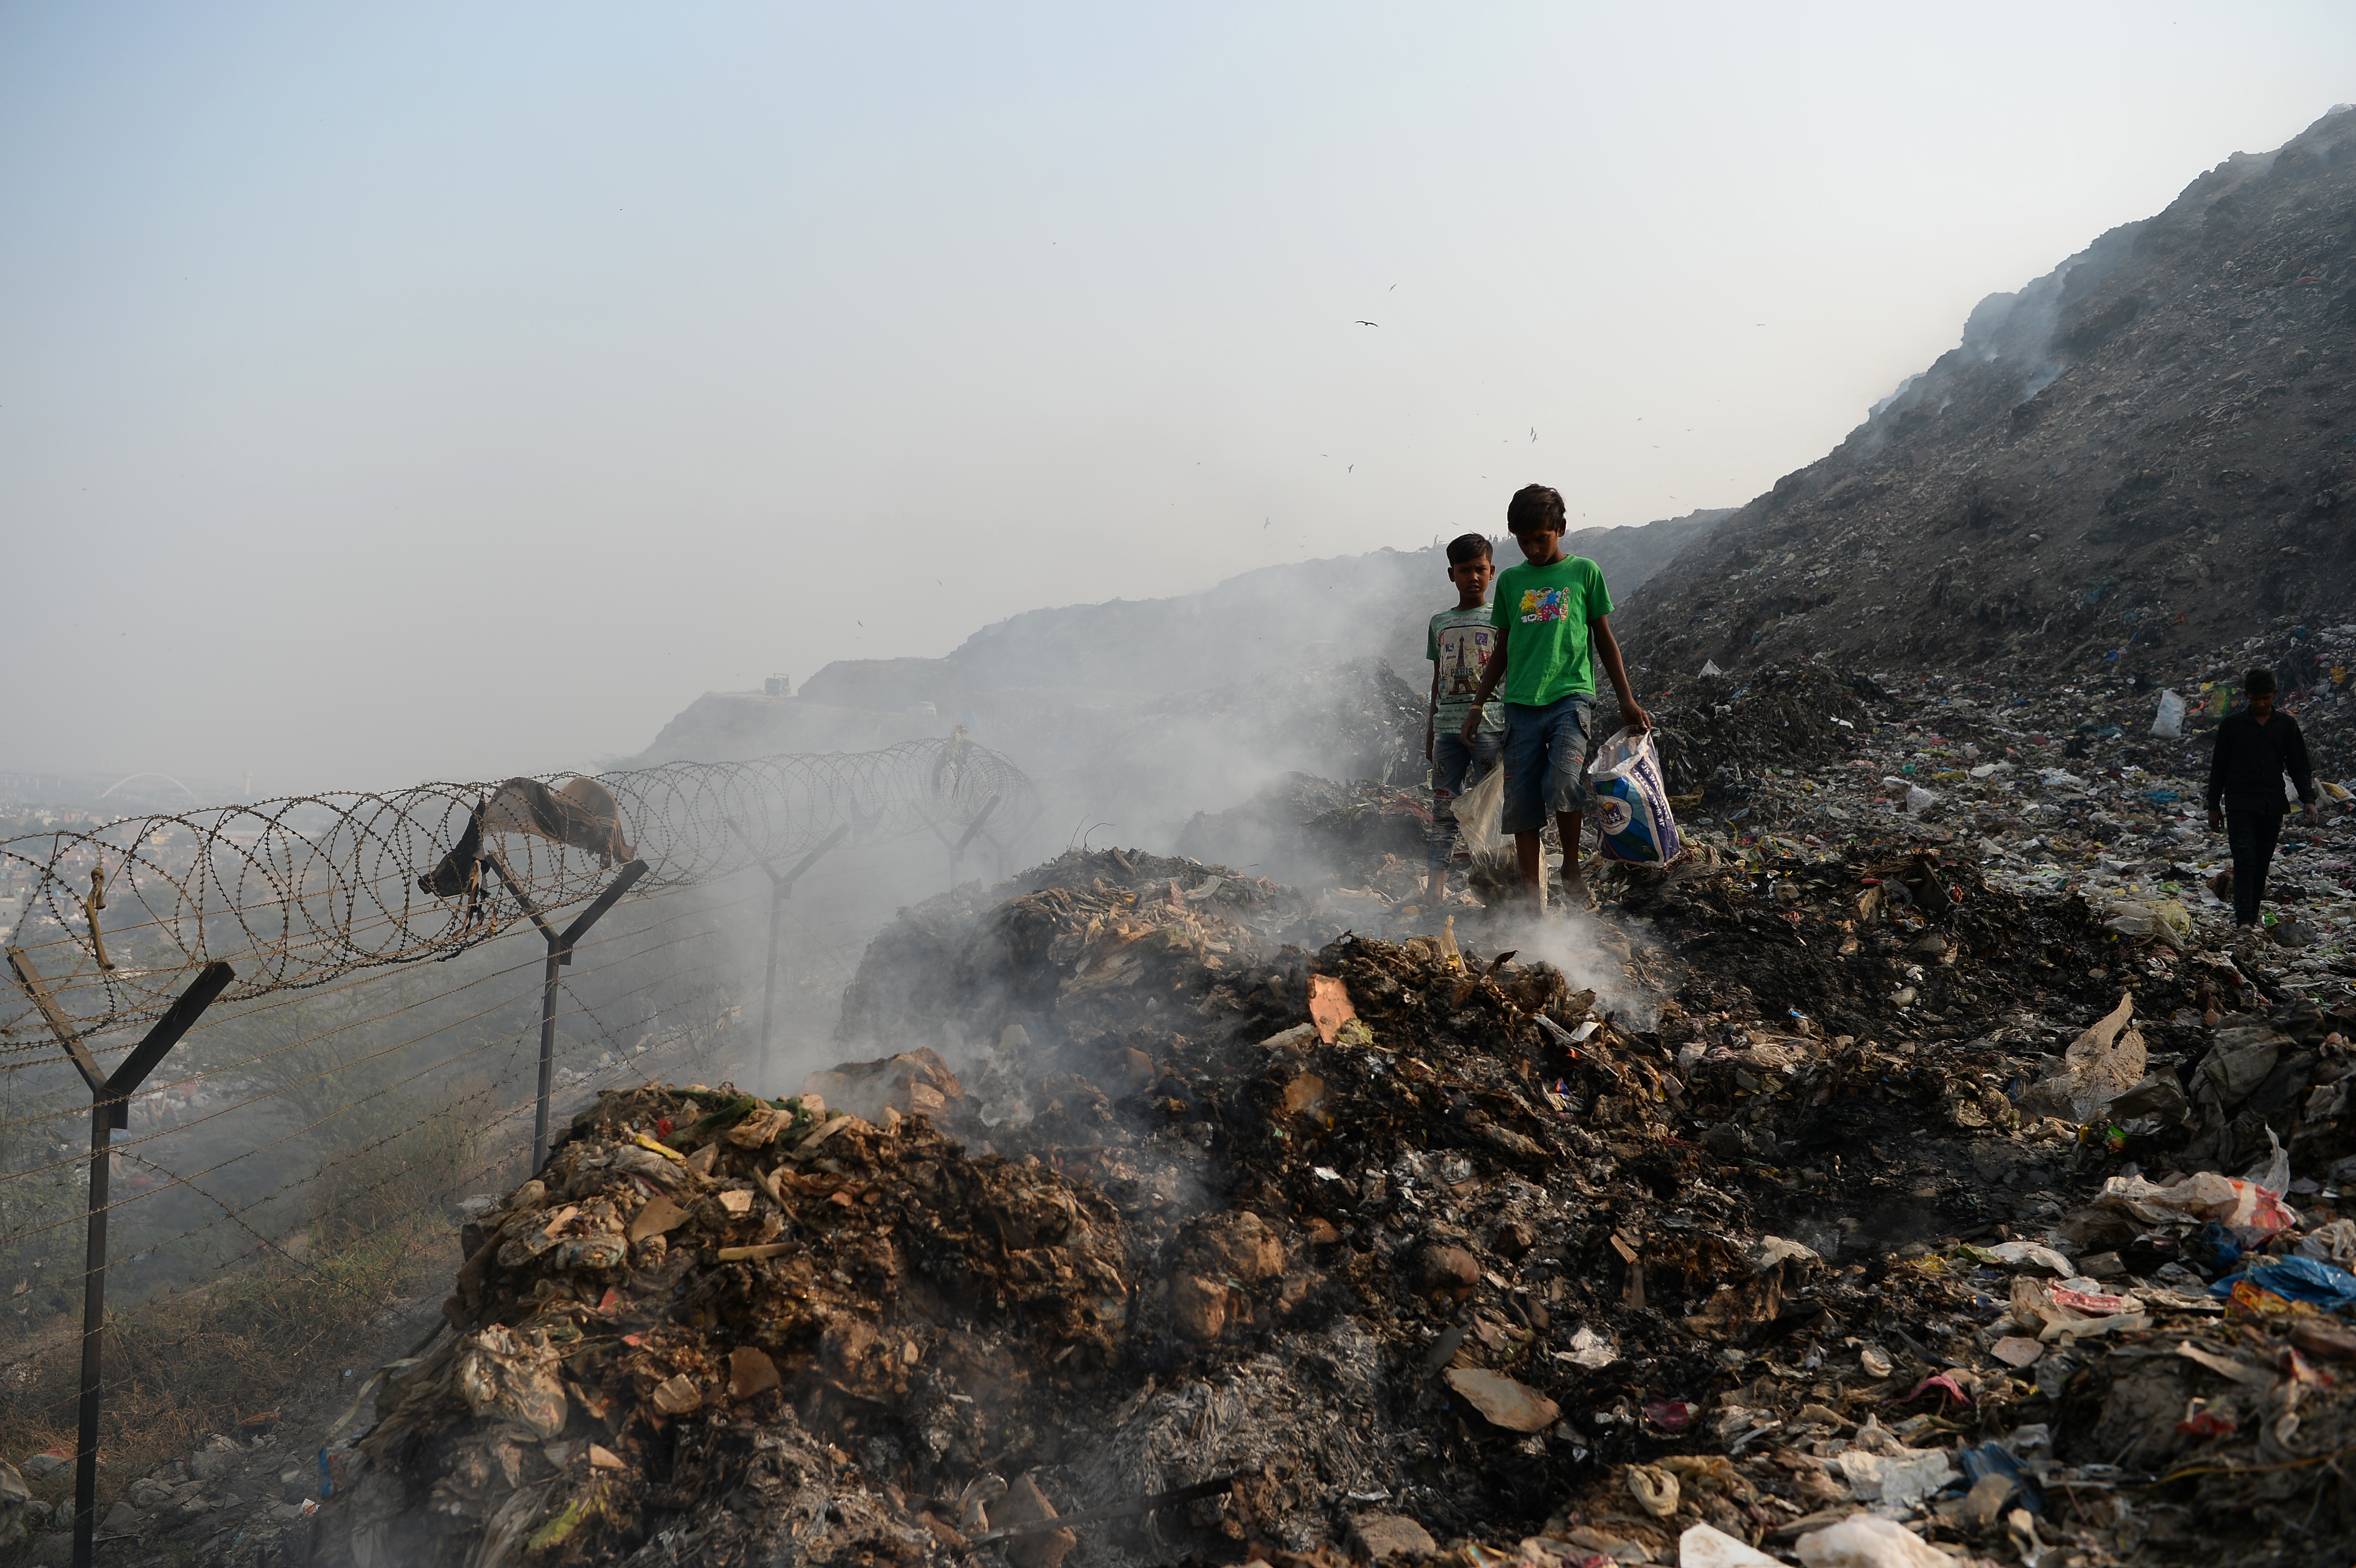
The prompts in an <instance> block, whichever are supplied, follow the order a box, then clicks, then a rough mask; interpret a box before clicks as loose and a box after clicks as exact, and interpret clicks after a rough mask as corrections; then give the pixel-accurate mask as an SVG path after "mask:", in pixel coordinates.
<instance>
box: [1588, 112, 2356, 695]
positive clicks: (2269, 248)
mask: <svg viewBox="0 0 2356 1568" xmlns="http://www.w3.org/2000/svg"><path fill="white" fill-rule="evenodd" d="M2352 225H2356V112H2351V110H2350V108H2349V107H2348V106H2346V105H2342V106H2341V107H2340V108H2338V109H2335V110H2334V111H2333V112H2331V113H2330V114H2329V115H2327V116H2325V117H2324V118H2323V119H2322V120H2319V121H2318V122H2317V123H2315V124H2313V125H2312V126H2310V127H2308V130H2306V131H2305V132H2303V133H2300V134H2299V135H2298V136H2297V137H2295V138H2293V139H2292V140H2291V141H2290V142H2289V143H2288V144H2286V145H2284V146H2283V147H2281V148H2279V149H2277V150H2276V151H2274V152H2272V153H2267V154H2264V155H2247V154H2235V155H2233V157H2231V158H2229V159H2227V160H2226V161H2225V162H2224V163H2222V164H2221V165H2218V166H2217V167H2215V168H2213V169H2211V170H2210V171H2209V172H2208V173H2206V174H2204V175H2202V176H2201V177H2200V178H2198V179H2196V180H2194V181H2193V182H2192V183H2191V184H2190V186H2188V187H2186V188H2185V190H2184V192H2183V194H2182V195H2181V196H2179V197H2178V198H2177V199H2176V200H2175V201H2174V202H2173V203H2171V204H2170V205H2169V208H2167V210H2165V211H2164V212H2161V213H2160V214H2158V216H2157V217H2154V218H2151V219H2145V220H2143V221H2140V222H2136V223H2130V224H2126V225H2123V226H2121V227H2120V228H2118V229H2113V230H2111V231H2110V232H2109V233H2106V234H2104V235H2103V236H2102V237H2101V238H2100V239H2098V240H2095V241H2094V243H2093V244H2092V245H2090V246H2088V247H2087V249H2086V250H2084V251H2081V252H2080V253H2078V254H2077V255H2075V256H2072V257H2071V258H2069V259H2068V260H2067V261H2064V262H2062V264H2061V266H2059V267H2057V268H2056V269H2055V270H2054V271H2053V272H2051V273H2049V274H2047V275H2046V276H2044V277H2042V278H2040V279H2038V280H2037V281H2035V282H2034V283H2029V285H2027V286H2026V287H2025V288H2023V289H2021V290H2020V291H2019V293H2003V294H1993V295H1990V296H1989V297H1988V298H1987V299H1986V300H1984V301H1982V302H1981V304H1979V306H1978V307H1977V308H1976V310H1974V311H1973V313H1972V315H1971V318H1970V320H1969V321H1968V322H1966V323H1965V327H1964V333H1963V341H1962V343H1961V344H1960V345H1959V346H1958V347H1956V348H1955V349H1954V350H1953V351H1952V352H1950V353H1948V354H1947V355H1945V356H1944V357H1941V358H1940V359H1939V360H1938V361H1937V363H1935V364H1934V365H1933V366H1932V367H1931V368H1929V369H1927V370H1926V371H1924V372H1923V373H1922V374H1921V375H1919V376H1916V377H1912V378H1910V379H1908V381H1907V382H1906V383H1905V384H1904V385H1903V386H1902V387H1901V388H1900V389H1899V390H1898V391H1897V392H1895V393H1893V394H1892V395H1891V396H1890V398H1889V399H1887V400H1884V401H1883V402H1882V403H1880V404H1879V405H1877V407H1876V408H1875V409H1874V411H1873V412H1872V413H1871V415H1870V417H1869V418H1868V420H1867V421H1866V422H1865V423H1864V424H1862V425H1860V426H1858V429H1857V430H1856V431H1855V432H1852V433H1851V434H1850V435H1849V437H1848V438H1847V440H1846V441H1844V442H1843V443H1841V445H1840V446H1839V447H1838V448H1837V449H1836V450H1835V451H1834V452H1832V453H1830V454H1828V455H1826V457H1824V458H1822V459H1821V460H1819V461H1817V462H1815V463H1813V464H1809V465H1808V466H1806V467H1804V468H1801V469H1798V470H1796V471H1795V472H1794V473H1792V474H1789V475H1785V476H1784V477H1783V478H1782V479H1780V480H1778V481H1777V482H1776V484H1775V485H1774V486H1773V488H1772V490H1770V491H1769V492H1768V493H1767V494H1765V495H1762V496H1759V497H1758V498H1756V499H1755V500H1753V501H1751V503H1750V504H1749V505H1748V506H1746V507H1742V508H1741V510H1740V511H1739V512H1737V513H1736V514H1735V515H1734V516H1733V517H1731V518H1730V519H1729V520H1728V521H1727V522H1725V523H1723V524H1721V525H1719V527H1718V528H1715V529H1713V530H1711V531H1710V532H1709V533H1708V534H1707V535H1705V536H1703V537H1702V538H1700V539H1697V540H1696V541H1695V542H1694V543H1693V544H1692V545H1690V546H1688V547H1687V549H1685V550H1684V551H1683V552H1682V553H1681V554H1680V555H1679V556H1678V558H1677V559H1676V560H1675V561H1673V562H1672V563H1670V565H1668V566H1667V567H1665V568H1664V569H1663V570H1662V571H1661V572H1660V573H1659V574H1658V575H1656V576H1655V577H1654V578H1652V579H1650V580H1649V581H1646V582H1645V583H1644V586H1643V587H1642V588H1641V589H1640V590H1638V591H1637V592H1634V593H1633V594H1625V593H1623V594H1622V595H1621V598H1622V613H1621V615H1620V616H1619V617H1618V618H1619V620H1620V621H1621V622H1622V636H1623V638H1625V639H1626V640H1627V643H1628V645H1629V648H1630V652H1631V655H1632V657H1633V659H1635V660H1636V661H1638V662H1642V663H1644V664H1648V665H1651V666H1652V667H1655V669H1673V670H1676V671H1680V672H1691V671H1696V670H1698V669H1700V668H1701V667H1703V665H1704V663H1705V662H1713V663H1715V664H1716V665H1717V666H1719V667H1721V668H1724V669H1727V670H1730V671H1735V672H1737V673H1739V674H1740V673H1748V672H1750V671H1751V670H1753V669H1756V668H1758V667H1762V666H1767V665H1773V664H1790V663H1794V662H1798V661H1804V660H1807V659H1809V658H1811V657H1815V656H1823V657H1824V658H1826V660H1828V661H1830V662H1831V663H1832V664H1833V665H1835V666H1836V667H1841V668H1854V669H1869V670H1870V669H1892V670H1894V669H1900V668H1908V669H1914V670H1921V669H1923V668H1941V669H1948V670H1958V671H1960V670H1965V669H1996V670H2004V671H2008V672H2013V673H2017V674H2019V676H2021V677H2024V678H2033V679H2035V678H2041V679H2052V680H2057V681H2068V682H2075V681H2077V680H2079V679H2081V678H2083V677H2085V676H2087V675H2090V674H2092V673H2094V671H2095V670H2096V669H2097V668H2098V667H2099V668H2106V669H2108V670H2115V671H2116V672H2118V673H2121V674H2127V675H2132V674H2136V673H2137V672H2144V671H2151V670H2157V669H2159V668H2162V667H2167V666H2169V665H2171V664H2173V663H2177V662H2180V656H2181V650H2182V648H2183V647H2184V646H2185V645H2191V646H2193V647H2201V646H2205V645H2209V644H2211V643H2215V642H2221V641H2225V640H2228V639H2231V640H2233V641H2239V640H2240V639H2241V638H2242V637H2244V636H2245V635H2249V634H2250V633H2251V632H2252V631H2254V630H2258V629H2261V628H2267V627H2270V626H2272V627H2276V628H2286V627H2289V626H2292V625H2306V626H2318V625H2321V624H2331V623H2339V622H2343V621H2346V620H2348V619H2350V617H2349V616H2348V615H2347V614H2346V613H2345V612H2344V607H2345V606H2346V605H2347V604H2348V603H2349V602H2350V598H2351V590H2356V552H2351V550H2350V549H2348V548H2347V546H2346V542H2345V539H2344V535H2345V532H2346V529H2347V527H2348V519H2349V517H2350V508H2351V505H2356V485H2351V478H2356V470H2351V465H2350V455H2349V448H2348V442H2349V440H2350V438H2351V432H2349V431H2348V430H2346V429H2343V428H2341V427H2342V424H2343V422H2344V419H2345V411H2346V408H2347V403H2348V398H2347V383H2348V381H2349V378H2350V375H2351V369H2356V361H2351V354H2356V313H2351V301H2356V246H2351V243H2350V236H2351V232H2356V227H2351V226H2352ZM2277 618H2279V619H2277ZM2308 667H2309V668H2310V669H2311V668H2312V667H2313V666H2312V661H2308Z"/></svg>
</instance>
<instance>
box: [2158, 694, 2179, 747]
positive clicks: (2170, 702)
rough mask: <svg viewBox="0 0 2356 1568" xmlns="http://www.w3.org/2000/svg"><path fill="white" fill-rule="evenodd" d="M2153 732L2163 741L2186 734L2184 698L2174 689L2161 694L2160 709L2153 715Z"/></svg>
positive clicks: (2177, 738)
mask: <svg viewBox="0 0 2356 1568" xmlns="http://www.w3.org/2000/svg"><path fill="white" fill-rule="evenodd" d="M2151 732H2152V733H2153V734H2155V735H2157V736H2158V737H2159V738H2160V739H2161V740H2163V741H2174V740H2179V739H2181V738H2182V736H2183V734H2184V699H2183V698H2182V697H2180V696H2179V695H2178V694H2177V693H2175V692H2173V691H2163V692H2161V693H2160V694H2159V711H2158V713H2157V714H2155V715H2153V717H2152V720H2151Z"/></svg>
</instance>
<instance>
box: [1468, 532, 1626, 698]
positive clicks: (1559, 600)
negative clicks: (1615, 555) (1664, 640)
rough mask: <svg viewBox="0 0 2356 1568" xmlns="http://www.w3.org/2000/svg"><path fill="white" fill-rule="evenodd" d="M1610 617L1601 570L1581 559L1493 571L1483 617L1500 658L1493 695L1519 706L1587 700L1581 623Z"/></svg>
mask: <svg viewBox="0 0 2356 1568" xmlns="http://www.w3.org/2000/svg"><path fill="white" fill-rule="evenodd" d="M1610 613H1612V593H1611V591H1610V590H1609V589H1607V588H1605V587H1604V586H1603V569H1602V568H1601V567H1599V566H1597V565H1596V564H1595V563H1594V562H1593V561H1591V560H1588V559H1587V558H1586V557H1585V556H1583V555H1567V556H1565V557H1563V558H1562V559H1561V560H1558V561H1556V562H1555V563H1554V564H1553V565H1551V566H1532V565H1531V564H1529V562H1527V561H1524V562H1523V563H1522V564H1521V565H1519V566H1509V567H1507V568H1505V571H1501V572H1499V573H1498V574H1497V602H1496V603H1495V604H1494V606H1492V608H1491V610H1490V613H1489V618H1490V621H1491V623H1492V624H1494V625H1495V627H1496V628H1497V635H1498V640H1499V646H1500V647H1501V648H1502V649H1503V650H1504V652H1505V679H1504V680H1503V681H1502V682H1500V683H1499V685H1498V688H1497V696H1498V697H1499V698H1501V699H1504V700H1505V701H1507V702H1518V703H1520V704H1522V705H1523V706H1525V707H1527V708H1544V707H1545V706H1546V705H1547V703H1549V702H1559V701H1560V700H1561V699H1564V698H1566V697H1592V696H1594V695H1595V660H1594V657H1593V656H1592V653H1591V651H1590V646H1589V642H1590V639H1589V636H1588V630H1587V627H1588V623H1589V622H1590V621H1592V620H1594V619H1595V617H1597V616H1598V615H1609V614H1610Z"/></svg>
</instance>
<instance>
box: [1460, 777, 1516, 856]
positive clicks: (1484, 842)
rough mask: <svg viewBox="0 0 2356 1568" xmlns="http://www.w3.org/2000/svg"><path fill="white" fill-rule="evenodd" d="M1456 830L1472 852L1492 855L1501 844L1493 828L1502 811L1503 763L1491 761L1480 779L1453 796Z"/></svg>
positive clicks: (1502, 842) (1502, 819) (1500, 818)
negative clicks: (1454, 797) (1454, 798)
mask: <svg viewBox="0 0 2356 1568" xmlns="http://www.w3.org/2000/svg"><path fill="white" fill-rule="evenodd" d="M1454 804H1455V809H1456V831H1457V832H1458V833H1459V834H1461V835H1462V837H1463V840H1464V848H1466V849H1468V850H1470V851H1472V853H1473V854H1474V855H1476V856H1478V855H1489V854H1494V853H1495V851H1496V850H1497V848H1498V847H1499V846H1500V845H1502V844H1504V843H1505V835H1503V834H1502V833H1500V832H1498V831H1497V827H1498V824H1499V823H1501V822H1503V821H1504V820H1505V763H1503V762H1498V763H1492V764H1491V765H1490V768H1489V771H1488V772H1487V773H1483V774H1482V775H1481V782H1480V783H1478V784H1474V785H1473V786H1472V788H1471V789H1468V790H1466V791H1465V792H1464V793H1463V794H1462V795H1458V796H1457V797H1456V800H1455V803H1454Z"/></svg>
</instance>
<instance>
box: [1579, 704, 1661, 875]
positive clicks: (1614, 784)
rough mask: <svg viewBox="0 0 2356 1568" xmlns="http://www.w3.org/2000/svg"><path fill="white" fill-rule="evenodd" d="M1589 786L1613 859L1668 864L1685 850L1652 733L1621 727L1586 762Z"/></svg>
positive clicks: (1597, 823) (1605, 847)
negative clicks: (1593, 756) (1592, 757)
mask: <svg viewBox="0 0 2356 1568" xmlns="http://www.w3.org/2000/svg"><path fill="white" fill-rule="evenodd" d="M1587 780H1588V786H1589V788H1590V790H1591V791H1592V792H1593V793H1594V795H1595V807H1594V809H1595V826H1596V827H1597V828H1598V829H1599V830H1600V831H1601V835H1602V839H1603V853H1604V854H1605V855H1606V856H1607V857H1609V858H1610V859H1614V860H1627V861H1632V862H1633V863H1635V864H1637V865H1642V866H1665V865H1667V864H1668V863H1669V862H1670V861H1672V860H1674V859H1676V858H1677V856H1678V855H1679V854H1681V853H1683V852H1684V848H1685V846H1684V844H1683V843H1682V842H1681V841H1680V840H1679V839H1678V837H1677V820H1676V816H1674V815H1672V814H1671V812H1670V810H1669V788H1668V785H1667V784H1664V783H1663V782H1662V780H1661V759H1660V754H1659V753H1658V752H1655V751H1654V750H1653V735H1652V731H1645V732H1644V734H1641V735H1635V734H1631V733H1630V732H1629V731H1625V730H1622V731H1620V732H1619V733H1618V734H1616V735H1614V736H1612V739H1610V740H1609V741H1604V742H1603V749H1602V750H1601V751H1600V752H1597V753H1596V754H1595V760H1594V761H1593V762H1591V763H1588V764H1587Z"/></svg>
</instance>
